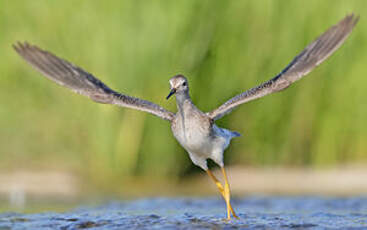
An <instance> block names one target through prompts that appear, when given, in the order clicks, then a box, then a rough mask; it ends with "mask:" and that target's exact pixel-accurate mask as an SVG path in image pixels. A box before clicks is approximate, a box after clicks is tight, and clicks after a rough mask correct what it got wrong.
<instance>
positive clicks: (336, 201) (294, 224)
mask: <svg viewBox="0 0 367 230" xmlns="http://www.w3.org/2000/svg"><path fill="white" fill-rule="evenodd" d="M232 205H233V207H234V208H235V210H236V211H237V214H238V216H239V217H240V220H235V219H234V220H233V221H229V222H228V221H226V220H224V218H225V217H226V216H225V214H226V212H225V204H224V202H223V201H222V200H220V199H219V198H217V197H215V198H211V197H210V198H197V199H194V198H147V199H140V200H135V201H126V202H121V201H113V202H110V203H107V204H104V205H102V206H98V207H80V208H77V209H74V210H71V211H68V212H63V213H52V212H46V213H37V214H20V213H2V214H0V230H5V229H65V230H66V229H367V197H347V198H330V197H311V196H310V197H279V196H263V197H260V196H253V197H246V198H241V199H239V198H237V199H233V200H232Z"/></svg>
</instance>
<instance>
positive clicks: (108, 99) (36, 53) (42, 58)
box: [13, 42, 174, 121]
mask: <svg viewBox="0 0 367 230" xmlns="http://www.w3.org/2000/svg"><path fill="white" fill-rule="evenodd" d="M13 47H14V49H15V51H16V52H17V53H18V54H19V55H20V56H21V57H22V58H23V59H24V60H25V61H27V62H28V63H29V64H30V65H31V66H33V67H34V68H35V69H37V70H38V71H40V72H41V73H43V74H44V75H45V76H46V77H47V78H49V79H51V80H52V81H54V82H56V83H57V84H59V85H62V86H65V87H67V88H69V89H71V90H72V91H74V92H76V93H79V94H82V95H85V96H87V97H89V98H91V99H92V100H94V101H96V102H99V103H106V104H115V105H119V106H123V107H128V108H133V109H137V110H141V111H145V112H148V113H151V114H154V115H156V116H158V117H160V118H163V119H165V120H169V121H170V120H172V118H173V116H174V113H172V112H169V111H167V110H165V109H164V108H162V107H161V106H159V105H156V104H154V103H152V102H150V101H145V100H142V99H139V98H136V97H131V96H128V95H125V94H122V93H117V92H115V91H114V90H112V89H110V88H109V87H108V86H106V85H105V84H104V83H103V82H101V81H100V80H98V79H97V78H96V77H94V76H93V75H92V74H90V73H88V72H86V71H84V70H83V69H81V68H80V67H78V66H75V65H73V64H72V63H70V62H68V61H66V60H63V59H61V58H59V57H56V56H55V55H53V54H52V53H50V52H47V51H45V50H42V49H40V48H38V47H37V46H34V45H29V44H28V43H26V42H25V43H20V42H18V44H16V45H13Z"/></svg>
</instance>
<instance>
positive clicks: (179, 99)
mask: <svg viewBox="0 0 367 230" xmlns="http://www.w3.org/2000/svg"><path fill="white" fill-rule="evenodd" d="M186 101H189V102H191V98H190V95H189V92H180V93H176V104H177V109H178V111H179V112H183V106H184V104H185V102H186Z"/></svg>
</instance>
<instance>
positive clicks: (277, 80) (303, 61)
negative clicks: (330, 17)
mask: <svg viewBox="0 0 367 230" xmlns="http://www.w3.org/2000/svg"><path fill="white" fill-rule="evenodd" d="M358 20H359V16H354V14H350V15H347V16H346V17H345V18H344V19H342V20H341V21H340V22H339V23H338V24H336V25H334V26H332V27H330V28H329V29H328V30H327V31H326V32H324V33H323V34H322V35H321V36H320V37H318V38H317V39H316V40H314V41H313V42H312V43H311V44H309V45H308V46H307V47H306V48H305V49H304V50H303V51H302V52H301V53H300V54H298V55H297V56H296V57H295V58H294V59H293V60H292V61H291V63H289V64H288V65H287V66H286V67H285V68H284V69H283V70H282V71H281V72H280V73H279V74H278V75H277V76H275V77H274V78H272V79H270V80H269V81H266V82H264V83H263V84H261V85H259V86H256V87H254V88H251V89H249V90H247V91H245V92H244V93H241V94H238V95H237V96H235V97H233V98H231V99H230V100H228V101H227V102H225V103H224V104H223V105H221V106H220V107H218V108H217V109H215V110H213V111H211V112H209V113H207V115H208V116H209V117H210V118H212V119H213V120H218V119H219V118H221V117H223V116H224V115H226V114H228V113H230V112H231V111H232V110H233V109H234V108H235V107H237V106H238V105H240V104H243V103H246V102H249V101H252V100H255V99H257V98H261V97H263V96H265V95H268V94H271V93H274V92H279V91H281V90H284V89H286V88H287V87H289V86H290V85H291V84H292V83H293V82H295V81H297V80H299V79H301V78H302V77H303V76H305V75H306V74H308V73H309V72H311V71H312V70H313V69H314V68H315V67H316V66H318V65H319V64H321V63H322V62H323V61H325V60H326V59H327V58H328V57H329V56H330V55H331V54H333V53H334V51H336V50H337V49H338V48H339V47H340V46H341V45H342V44H343V43H344V41H345V40H346V39H347V37H348V36H349V34H350V33H351V32H352V30H353V28H354V26H355V25H356V23H357V22H358Z"/></svg>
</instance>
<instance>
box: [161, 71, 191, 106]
mask: <svg viewBox="0 0 367 230" xmlns="http://www.w3.org/2000/svg"><path fill="white" fill-rule="evenodd" d="M169 84H170V85H171V91H170V92H169V94H168V96H167V97H166V99H167V100H168V99H169V98H170V97H171V96H172V95H173V94H175V93H177V94H181V93H187V92H188V91H189V84H188V82H187V79H186V78H185V77H184V76H183V75H181V74H179V75H176V76H174V77H172V78H171V79H170V80H169Z"/></svg>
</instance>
